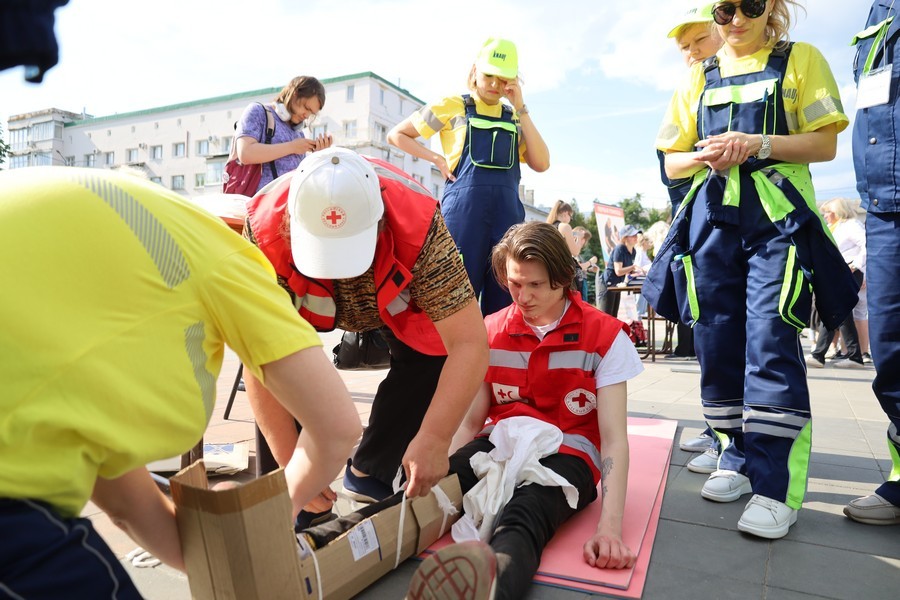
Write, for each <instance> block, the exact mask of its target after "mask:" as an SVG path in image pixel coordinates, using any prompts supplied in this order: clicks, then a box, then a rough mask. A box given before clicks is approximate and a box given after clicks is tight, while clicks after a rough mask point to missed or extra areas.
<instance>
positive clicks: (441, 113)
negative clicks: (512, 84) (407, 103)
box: [410, 92, 525, 171]
mask: <svg viewBox="0 0 900 600" xmlns="http://www.w3.org/2000/svg"><path fill="white" fill-rule="evenodd" d="M471 95H472V98H473V99H474V100H475V112H477V113H478V114H479V115H485V116H488V117H498V118H499V117H500V115H501V114H502V111H503V103H501V102H498V103H497V104H494V105H490V104H485V103H484V102H482V101H481V99H480V98H479V97H478V94H476V93H474V92H472V93H471ZM410 122H411V123H412V125H413V127H415V128H416V131H418V132H419V135H421V136H422V137H423V138H425V139H426V140H427V139H429V138H431V136H433V135H434V134H436V133H440V140H441V149H442V150H443V153H444V158H445V159H446V161H447V166H448V167H449V168H450V170H451V171H453V170H454V169H456V165H458V164H459V159H460V157H461V156H462V151H463V147H464V146H465V142H466V130H467V128H466V105H465V102H464V101H463V98H462V96H448V97H446V98H443V99H441V100H440V101H438V102H436V103H434V104H426V105H425V106H423V107H422V108H420V109H419V110H418V111H416V112H414V113H413V114H412V115H411V116H410ZM513 122H514V123H515V124H516V125H517V126H518V124H519V116H518V115H515V114H514V115H513ZM524 161H525V138H524V137H523V136H522V135H521V131H520V132H519V162H520V163H521V162H524Z"/></svg>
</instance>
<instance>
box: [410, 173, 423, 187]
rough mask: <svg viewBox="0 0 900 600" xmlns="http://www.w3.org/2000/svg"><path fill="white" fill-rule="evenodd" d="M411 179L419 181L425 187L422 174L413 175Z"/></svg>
mask: <svg viewBox="0 0 900 600" xmlns="http://www.w3.org/2000/svg"><path fill="white" fill-rule="evenodd" d="M413 179H415V180H416V181H418V182H419V184H420V185H421V186H422V187H425V177H424V176H422V175H413Z"/></svg>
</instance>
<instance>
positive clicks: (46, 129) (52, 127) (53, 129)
mask: <svg viewBox="0 0 900 600" xmlns="http://www.w3.org/2000/svg"><path fill="white" fill-rule="evenodd" d="M31 139H33V140H34V141H36V142H40V141H42V140H53V139H60V140H61V139H62V123H55V122H54V121H46V122H44V123H35V124H34V125H32V126H31Z"/></svg>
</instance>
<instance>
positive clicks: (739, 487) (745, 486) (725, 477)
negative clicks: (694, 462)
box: [700, 469, 753, 502]
mask: <svg viewBox="0 0 900 600" xmlns="http://www.w3.org/2000/svg"><path fill="white" fill-rule="evenodd" d="M752 491H753V486H751V485H750V480H749V479H748V478H747V476H746V475H741V474H740V473H738V472H737V471H727V470H724V469H723V470H719V471H716V472H715V473H713V474H712V475H710V476H709V479H707V480H706V483H704V484H703V489H701V490H700V495H701V496H703V497H704V498H706V499H707V500H712V501H713V502H734V501H735V500H737V499H738V498H740V497H741V496H743V495H744V494H749V493H750V492H752Z"/></svg>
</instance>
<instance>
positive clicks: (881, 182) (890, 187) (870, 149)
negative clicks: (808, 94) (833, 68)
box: [853, 0, 900, 213]
mask: <svg viewBox="0 0 900 600" xmlns="http://www.w3.org/2000/svg"><path fill="white" fill-rule="evenodd" d="M891 4H892V2H891V0H875V1H874V2H873V3H872V10H871V11H870V13H869V20H868V21H866V29H864V30H863V31H861V32H860V33H858V34H857V36H856V38H855V40H854V41H855V43H856V59H855V60H854V61H853V78H854V79H855V80H856V82H857V83H859V79H860V77H862V75H863V68H864V66H865V63H866V60H867V58H868V57H869V53H870V51H871V49H872V47H873V46H874V45H875V42H876V41H878V46H877V48H876V53H875V56H874V58H875V60H874V62H873V64H872V69H878V68H881V67H884V66H886V65H889V64H890V65H892V73H891V89H890V99H889V101H888V103H887V104H882V105H879V106H872V107H869V108H861V109H859V110H858V111H857V113H856V125H855V126H854V128H853V164H854V167H855V168H856V182H857V183H856V187H857V189H858V190H859V195H860V197H861V198H862V206H863V208H865V209H866V210H868V211H869V212H873V213H881V212H885V213H888V212H900V156H898V154H897V148H900V103H898V102H897V100H898V89H897V86H898V84H900V12H898V9H900V3H898V6H897V7H896V8H895V9H894V10H891V11H890V12H888V7H890V5H891ZM891 16H893V21H891V23H890V24H889V25H888V26H887V29H886V34H885V36H884V38H883V39H879V35H878V34H879V31H880V29H881V28H880V27H878V25H879V24H880V23H883V22H884V21H885V20H886V19H888V18H889V17H891ZM882 45H883V46H882Z"/></svg>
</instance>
